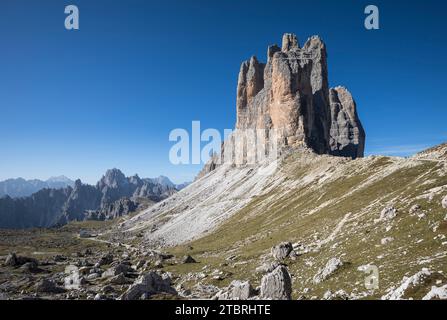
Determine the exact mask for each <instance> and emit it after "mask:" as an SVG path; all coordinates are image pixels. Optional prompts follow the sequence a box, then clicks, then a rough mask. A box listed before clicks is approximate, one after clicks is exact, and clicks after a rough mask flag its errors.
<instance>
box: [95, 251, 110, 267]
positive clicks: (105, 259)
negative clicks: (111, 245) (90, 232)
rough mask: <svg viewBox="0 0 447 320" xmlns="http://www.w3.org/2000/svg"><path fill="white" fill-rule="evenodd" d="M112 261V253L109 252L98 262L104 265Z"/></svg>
mask: <svg viewBox="0 0 447 320" xmlns="http://www.w3.org/2000/svg"><path fill="white" fill-rule="evenodd" d="M112 262H113V255H112V254H111V253H108V254H106V255H103V256H102V257H101V258H100V259H99V261H98V264H99V266H100V267H101V266H104V265H107V264H111V263H112Z"/></svg>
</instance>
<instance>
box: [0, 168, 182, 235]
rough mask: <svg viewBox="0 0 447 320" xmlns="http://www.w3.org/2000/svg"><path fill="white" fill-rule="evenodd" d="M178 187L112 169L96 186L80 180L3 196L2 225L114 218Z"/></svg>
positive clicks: (0, 205) (0, 201)
mask: <svg viewBox="0 0 447 320" xmlns="http://www.w3.org/2000/svg"><path fill="white" fill-rule="evenodd" d="M178 188H179V187H178V186H176V185H174V184H173V183H172V182H171V181H169V179H167V178H166V177H158V178H155V179H140V178H139V177H138V176H137V175H135V176H132V177H126V176H125V175H124V174H123V173H122V172H121V171H120V170H118V169H112V170H108V171H107V172H106V174H105V175H104V176H103V177H102V178H101V180H100V181H99V182H98V183H97V184H96V186H92V185H88V184H83V183H82V182H81V180H76V181H75V183H74V186H73V187H71V186H69V187H67V188H63V189H43V190H40V191H38V192H36V193H34V194H32V195H31V196H29V197H24V198H16V199H13V198H11V197H9V196H6V197H0V228H11V229H13V228H32V227H51V226H54V225H64V224H66V223H68V222H70V221H82V220H86V219H93V220H104V219H113V218H116V217H119V216H122V215H127V214H129V213H131V212H134V211H135V210H137V209H138V207H139V205H140V204H144V203H145V201H144V200H145V199H146V200H150V201H153V202H158V201H161V200H163V199H166V198H167V197H169V196H171V195H172V194H174V193H176V192H177V190H178ZM132 199H133V200H132Z"/></svg>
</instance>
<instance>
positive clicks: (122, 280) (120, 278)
mask: <svg viewBox="0 0 447 320" xmlns="http://www.w3.org/2000/svg"><path fill="white" fill-rule="evenodd" d="M110 283H111V284H116V285H124V284H131V283H133V281H132V280H130V279H128V278H126V276H125V275H124V274H122V273H120V274H119V275H117V276H114V277H113V278H111V279H110Z"/></svg>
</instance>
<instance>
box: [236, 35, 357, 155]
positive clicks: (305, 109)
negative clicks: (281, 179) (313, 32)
mask: <svg viewBox="0 0 447 320" xmlns="http://www.w3.org/2000/svg"><path fill="white" fill-rule="evenodd" d="M327 70H328V68H327V53H326V45H325V44H324V42H323V41H322V40H321V39H320V38H319V37H318V36H313V37H311V38H309V39H308V40H307V41H306V43H305V44H304V46H303V47H300V44H299V41H298V38H297V37H296V35H294V34H289V33H287V34H284V36H283V40H282V48H280V47H278V46H277V45H272V46H269V47H268V50H267V63H265V64H264V63H261V62H259V61H258V60H257V58H256V57H254V56H253V57H252V58H251V59H250V60H248V61H245V62H243V63H242V66H241V69H240V72H239V79H238V86H237V102H236V109H237V121H236V129H237V130H244V129H276V130H277V132H278V134H279V136H278V141H279V146H291V147H294V146H303V145H304V146H306V147H309V148H311V149H312V150H314V151H315V152H316V153H318V154H331V155H335V156H343V157H351V158H358V157H363V153H364V146H365V131H364V130H363V127H362V124H361V122H360V119H359V117H358V114H357V110H356V104H355V101H354V99H353V97H352V95H351V93H350V92H349V91H348V90H347V89H346V88H344V87H336V88H333V89H330V88H329V85H328V71H327Z"/></svg>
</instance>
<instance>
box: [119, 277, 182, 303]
mask: <svg viewBox="0 0 447 320" xmlns="http://www.w3.org/2000/svg"><path fill="white" fill-rule="evenodd" d="M158 293H167V294H172V295H176V294H177V291H176V290H175V289H174V288H173V287H171V279H170V278H169V277H161V276H160V275H158V274H157V273H155V272H149V273H147V274H145V275H142V276H140V277H138V279H137V280H135V282H134V284H132V285H131V286H130V287H129V289H128V290H127V291H126V292H125V293H124V294H123V295H122V296H121V299H122V300H138V299H141V298H142V297H145V296H146V297H147V296H150V295H153V294H158Z"/></svg>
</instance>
